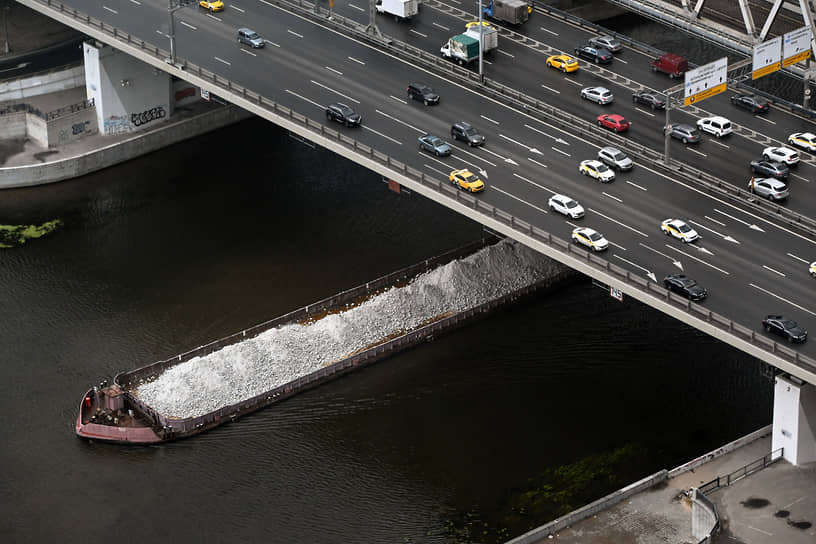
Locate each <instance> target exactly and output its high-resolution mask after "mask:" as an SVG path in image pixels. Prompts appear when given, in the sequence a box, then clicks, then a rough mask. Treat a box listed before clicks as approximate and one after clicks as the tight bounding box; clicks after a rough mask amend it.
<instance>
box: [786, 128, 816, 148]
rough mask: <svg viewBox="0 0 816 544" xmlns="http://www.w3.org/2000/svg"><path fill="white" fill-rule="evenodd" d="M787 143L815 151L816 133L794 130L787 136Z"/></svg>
mask: <svg viewBox="0 0 816 544" xmlns="http://www.w3.org/2000/svg"><path fill="white" fill-rule="evenodd" d="M788 143H789V144H791V145H795V146H796V147H801V148H802V149H807V150H808V151H816V134H813V133H812V132H794V133H793V134H791V135H790V136H788Z"/></svg>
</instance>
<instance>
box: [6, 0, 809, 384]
mask: <svg viewBox="0 0 816 544" xmlns="http://www.w3.org/2000/svg"><path fill="white" fill-rule="evenodd" d="M21 1H22V2H23V3H27V2H32V3H35V4H44V5H47V6H49V7H50V8H51V9H56V10H58V11H59V12H60V13H63V14H66V13H67V14H70V15H71V16H72V17H74V18H75V19H76V20H77V21H80V22H82V23H84V24H86V25H88V26H90V27H92V28H93V29H98V30H100V31H101V32H102V33H104V34H105V35H106V36H108V37H110V38H111V39H114V40H116V41H121V42H125V43H127V44H128V45H131V46H134V45H135V46H136V47H138V48H139V49H140V50H141V51H142V52H143V53H144V54H147V55H150V56H153V57H154V58H156V59H160V60H161V61H162V62H164V61H165V59H166V58H167V56H168V53H167V52H166V51H164V50H162V49H160V48H159V47H156V46H154V45H152V44H149V43H147V42H145V41H144V40H142V39H139V38H135V37H133V36H131V35H130V34H127V33H123V32H121V31H119V30H118V29H116V28H115V27H113V26H112V25H109V24H106V23H104V22H102V21H99V20H95V19H93V18H91V17H90V16H88V15H85V14H82V13H80V12H78V11H77V10H75V9H73V8H66V7H65V6H63V5H62V4H60V3H59V2H57V1H56V0H21ZM270 3H276V4H279V5H286V6H293V5H295V4H292V3H291V2H288V1H286V0H272V2H270ZM298 4H300V5H307V4H306V3H304V2H303V1H302V0H299V1H298ZM308 5H309V6H311V4H308ZM297 11H298V12H299V13H300V14H302V15H304V16H315V17H316V15H314V13H312V12H311V10H310V9H309V10H306V9H303V8H298V10H297ZM320 20H321V24H339V21H338V20H327V19H323V18H320ZM352 26H353V28H354V29H356V30H355V33H356V32H357V31H358V30H359V31H360V32H362V36H357V37H361V38H362V37H365V38H366V39H367V40H368V41H377V40H376V38H373V37H371V36H369V35H368V34H366V33H365V31H364V29H363V30H360V29H359V28H358V27H360V25H358V24H356V23H353V25H352ZM378 43H379V42H378ZM389 47H390V46H389ZM400 50H403V51H404V52H406V53H411V54H416V55H417V58H416V59H413V60H414V61H417V62H418V63H419V64H424V65H428V64H429V63H430V64H432V65H437V63H439V60H440V59H438V58H436V57H433V61H431V60H430V59H428V57H430V55H429V54H427V53H425V52H423V51H420V50H418V49H416V48H413V47H411V46H408V45H407V44H401V45H400V46H399V48H397V47H392V48H391V49H390V51H391V52H394V51H400ZM403 54H405V53H403ZM444 64H445V65H446V68H445V70H446V71H449V72H450V73H448V74H447V75H448V76H450V75H451V74H460V75H462V77H463V78H466V79H469V80H472V79H473V78H478V75H476V74H473V73H472V72H470V71H469V70H463V69H461V68H459V67H456V66H454V65H452V64H451V63H448V62H445V63H444ZM440 65H441V64H440ZM184 66H185V70H186V71H187V72H188V73H190V74H193V75H195V76H197V78H198V79H200V80H204V81H206V82H207V85H208V86H209V87H210V90H214V89H218V90H219V92H221V91H223V93H224V94H223V96H225V97H229V98H231V99H232V100H234V101H236V102H238V103H239V104H240V103H241V101H242V100H243V101H244V103H245V104H246V105H249V104H253V105H254V106H255V107H259V108H261V109H263V110H265V111H267V112H268V113H270V114H272V115H273V116H276V117H279V118H282V119H286V120H288V121H290V122H292V123H294V124H297V125H298V126H300V127H301V129H302V130H301V131H300V134H301V136H304V137H307V138H308V137H309V136H310V135H311V137H312V138H314V139H315V141H317V142H318V143H320V142H321V140H322V141H331V142H334V144H336V145H338V146H339V147H341V148H344V149H345V150H346V151H347V152H349V153H351V154H355V155H358V156H362V157H365V158H367V159H369V160H370V161H373V162H374V163H376V164H378V165H380V166H381V167H384V168H385V169H387V170H388V171H390V172H393V173H398V174H400V175H402V176H404V177H405V178H407V179H410V180H411V181H413V182H414V183H417V184H419V185H421V186H423V187H427V188H429V189H432V190H433V191H435V192H436V193H438V194H440V195H442V196H444V197H446V198H450V199H452V200H454V201H456V202H457V203H459V204H460V205H464V206H467V207H468V208H471V209H473V210H475V211H477V212H479V213H480V214H482V215H484V216H486V217H489V218H491V219H493V220H494V221H496V222H498V223H500V224H503V225H505V226H506V227H508V228H509V229H510V230H511V231H514V232H517V233H519V234H523V235H524V236H527V237H530V238H531V239H533V240H535V241H536V242H538V243H540V244H543V245H546V246H547V247H549V248H551V249H553V250H556V251H557V252H558V253H561V254H566V255H568V256H569V257H570V258H574V259H579V260H580V261H581V262H583V263H585V264H586V265H588V266H589V267H591V268H592V269H594V270H596V271H597V272H599V273H603V274H605V275H608V276H609V277H612V278H615V279H616V280H618V281H619V282H621V283H623V284H625V285H627V286H628V287H629V288H630V289H632V290H633V291H634V290H636V291H639V292H641V293H643V294H645V295H648V296H649V297H657V298H659V299H660V300H662V301H664V302H666V303H668V304H670V305H671V307H673V308H675V309H677V310H681V311H683V312H685V313H687V314H688V315H690V316H692V317H694V318H696V319H701V320H703V321H705V322H706V323H708V324H710V325H711V326H713V327H715V328H716V329H718V330H721V331H724V332H726V333H728V334H730V335H733V336H735V337H737V338H740V339H742V340H744V341H746V342H748V343H750V344H751V345H753V346H755V347H758V348H760V349H762V350H764V351H767V352H769V353H771V354H774V355H776V356H778V357H780V358H782V359H784V360H786V361H788V362H790V363H792V364H794V365H797V366H799V367H801V368H802V369H805V370H807V371H808V372H811V373H814V374H816V360H814V359H812V358H810V357H808V356H806V355H802V354H800V353H799V352H798V351H796V350H794V349H791V348H789V347H787V346H784V345H781V344H778V343H777V342H775V341H773V340H771V339H769V338H767V337H765V336H763V335H758V334H757V333H756V332H755V331H754V330H753V329H751V328H749V327H746V326H744V325H740V324H739V323H736V322H734V321H732V320H731V319H729V318H727V317H725V316H722V315H719V314H716V313H714V312H712V311H710V310H708V309H707V308H705V307H704V306H702V305H700V304H697V303H694V302H691V301H689V300H687V299H685V298H681V297H679V296H677V295H675V294H672V293H671V292H669V291H668V290H666V289H664V288H663V287H662V286H660V285H659V284H657V283H655V282H652V281H650V280H648V279H646V278H644V277H641V276H639V275H636V274H632V273H630V272H629V271H628V270H625V269H623V268H621V267H620V266H618V265H615V264H612V263H610V262H609V261H606V260H605V259H603V258H601V257H599V256H597V255H595V254H593V253H591V252H587V251H584V250H583V249H580V248H577V247H576V246H573V245H572V244H570V243H569V242H567V241H565V240H563V239H561V238H558V237H555V236H553V235H552V234H551V233H549V232H547V231H544V230H542V229H540V228H538V227H536V226H535V225H533V224H531V223H529V222H527V221H524V220H522V219H519V218H517V217H514V216H513V215H511V214H509V213H507V212H505V211H503V210H501V209H498V208H496V207H495V206H492V205H491V204H488V203H486V202H484V201H482V200H481V199H479V198H475V197H474V196H472V195H469V194H466V193H463V192H462V191H460V190H458V189H456V188H455V187H453V186H451V185H450V184H448V183H443V182H442V181H440V180H438V179H436V178H432V177H430V176H427V175H426V174H425V173H424V172H422V171H420V170H418V169H416V168H413V167H411V166H408V165H407V164H405V163H403V162H400V161H397V160H396V159H394V158H392V157H390V156H389V155H387V154H386V153H382V152H380V151H377V150H375V149H374V148H373V147H371V146H368V145H366V144H363V143H361V142H358V141H357V140H355V139H354V138H351V137H349V136H346V135H345V134H343V133H341V132H339V131H337V130H334V129H332V128H329V127H326V126H325V125H323V124H322V123H319V122H317V121H314V120H312V119H310V118H309V117H307V116H305V115H302V114H300V113H297V112H295V111H294V110H292V109H290V108H288V107H286V106H283V105H281V104H278V103H277V102H275V101H273V100H270V99H269V98H266V97H264V96H263V95H261V94H260V93H258V92H255V91H252V90H249V89H247V88H245V87H242V86H240V85H237V84H235V83H232V82H231V81H230V80H228V79H226V78H224V77H221V76H219V75H218V74H216V73H214V72H211V71H209V70H207V69H205V68H203V67H201V66H197V65H195V64H192V63H189V62H185V63H184ZM482 89H483V91H485V92H486V94H493V95H496V96H504V97H506V98H507V100H508V101H510V102H511V103H512V104H515V105H517V106H519V107H521V108H523V111H525V112H526V113H528V114H531V115H533V116H539V117H541V118H543V119H546V121H547V122H549V123H552V122H553V121H556V122H558V123H559V124H561V125H562V126H564V128H568V129H569V131H570V132H571V133H573V134H574V133H576V131H578V132H579V133H580V134H581V135H585V136H586V137H588V138H589V137H593V134H595V132H594V131H593V130H590V129H591V128H593V126H592V125H591V124H589V123H587V122H586V121H585V120H583V119H579V118H577V117H574V116H572V115H569V114H566V113H564V112H560V111H557V110H556V108H553V107H552V106H549V105H548V104H545V103H543V102H540V101H538V100H535V99H533V98H531V97H527V96H525V95H523V94H522V93H519V92H518V91H515V90H513V89H510V88H509V87H505V86H503V85H501V84H499V83H496V82H492V81H491V82H489V84H487V83H486V84H485V85H484V86H482ZM594 138H595V139H597V138H598V137H597V136H594ZM610 139H612V140H614V141H616V142H617V141H620V147H622V148H627V149H638V152H637V153H638V155H639V156H645V157H647V158H650V159H653V160H657V158H656V157H657V152H655V151H653V150H651V149H648V148H645V147H643V146H640V145H639V144H635V143H634V142H630V141H628V140H624V139H623V138H622V137H620V136H618V135H614V134H612V133H604V144H607V143H608V140H610ZM658 164H659V163H658ZM675 170H676V172H677V173H678V174H680V173H683V172H689V171H691V172H695V171H694V170H693V169H691V168H689V167H688V166H686V165H677V166H675ZM696 175H697V176H698V178H699V180H700V181H701V183H700V186H701V187H705V188H707V189H708V191H709V192H715V193H718V194H719V196H721V197H724V196H728V195H731V196H733V195H740V194H742V193H744V191H740V190H738V189H735V188H734V187H732V186H721V185H722V182H720V184H718V185H714V184H709V183H702V180H704V178H705V177H706V176H705V174H703V173H702V172H699V171H697V172H696ZM684 179H687V180H688V179H694V178H693V177H691V176H686V178H684ZM749 204H751V203H750V202H749ZM777 208H778V207H777ZM754 209H755V210H759V209H760V208H759V207H758V206H756V205H755V203H754ZM769 210H770V211H769V212H768V213H770V214H773V213H774V212H776V213H777V214H778V217H780V218H786V221H789V222H791V223H794V222H796V218H795V215H792V214H791V215H786V214H790V212H788V211H787V210H785V209H777V210H774V208H770V209H769ZM801 220H802V222H803V223H805V222H807V221H808V218H801ZM809 221H810V222H811V223H812V220H809ZM568 261H569V259H568Z"/></svg>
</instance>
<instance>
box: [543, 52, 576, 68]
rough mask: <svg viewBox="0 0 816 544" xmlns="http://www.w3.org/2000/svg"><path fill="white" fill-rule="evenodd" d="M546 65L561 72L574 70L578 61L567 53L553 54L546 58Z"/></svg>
mask: <svg viewBox="0 0 816 544" xmlns="http://www.w3.org/2000/svg"><path fill="white" fill-rule="evenodd" d="M547 66H549V67H550V68H555V69H556V70H561V71H562V72H574V71H575V70H577V69H578V61H577V60H575V59H574V58H572V57H570V56H569V55H553V56H551V57H548V58H547Z"/></svg>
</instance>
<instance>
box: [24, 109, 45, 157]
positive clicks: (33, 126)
mask: <svg viewBox="0 0 816 544" xmlns="http://www.w3.org/2000/svg"><path fill="white" fill-rule="evenodd" d="M26 135H27V136H28V137H29V138H31V139H32V140H34V141H35V142H37V145H39V146H40V147H45V148H47V147H48V122H47V121H46V120H45V119H43V118H42V117H40V116H39V115H36V114H34V113H31V112H28V113H26Z"/></svg>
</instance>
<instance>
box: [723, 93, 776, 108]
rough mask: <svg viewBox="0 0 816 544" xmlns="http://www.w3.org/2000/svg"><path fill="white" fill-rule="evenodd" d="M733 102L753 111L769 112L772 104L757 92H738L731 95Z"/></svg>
mask: <svg viewBox="0 0 816 544" xmlns="http://www.w3.org/2000/svg"><path fill="white" fill-rule="evenodd" d="M731 103H732V104H734V105H735V106H739V107H740V108H745V109H746V110H751V111H752V112H753V113H767V112H768V110H770V109H771V105H770V104H769V103H768V101H767V100H765V99H764V98H760V97H759V96H757V95H755V94H738V95H735V96H732V97H731Z"/></svg>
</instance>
